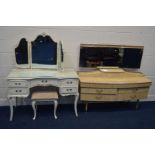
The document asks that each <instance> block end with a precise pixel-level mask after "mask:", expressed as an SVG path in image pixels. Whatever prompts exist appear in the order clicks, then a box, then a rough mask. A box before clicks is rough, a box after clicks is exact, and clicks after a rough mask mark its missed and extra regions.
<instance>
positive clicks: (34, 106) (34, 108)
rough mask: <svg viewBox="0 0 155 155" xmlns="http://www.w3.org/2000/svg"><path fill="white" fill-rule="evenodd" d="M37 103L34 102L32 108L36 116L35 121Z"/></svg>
mask: <svg viewBox="0 0 155 155" xmlns="http://www.w3.org/2000/svg"><path fill="white" fill-rule="evenodd" d="M35 104H36V101H32V108H33V113H34V116H33V120H35V119H36V105H35Z"/></svg>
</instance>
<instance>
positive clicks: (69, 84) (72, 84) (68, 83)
mask: <svg viewBox="0 0 155 155" xmlns="http://www.w3.org/2000/svg"><path fill="white" fill-rule="evenodd" d="M61 86H62V87H77V86H78V80H76V79H65V80H62V81H61Z"/></svg>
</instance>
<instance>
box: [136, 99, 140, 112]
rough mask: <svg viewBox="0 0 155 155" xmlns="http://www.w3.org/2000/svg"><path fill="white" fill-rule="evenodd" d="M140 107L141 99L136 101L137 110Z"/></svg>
mask: <svg viewBox="0 0 155 155" xmlns="http://www.w3.org/2000/svg"><path fill="white" fill-rule="evenodd" d="M139 107H140V100H137V102H136V110H138V109H139Z"/></svg>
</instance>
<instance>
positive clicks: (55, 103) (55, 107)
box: [54, 100, 58, 119]
mask: <svg viewBox="0 0 155 155" xmlns="http://www.w3.org/2000/svg"><path fill="white" fill-rule="evenodd" d="M57 107H58V101H57V100H54V118H55V119H57V118H58V117H57V114H56V112H57Z"/></svg>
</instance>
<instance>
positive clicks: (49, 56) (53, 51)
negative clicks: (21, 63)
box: [32, 35, 57, 65]
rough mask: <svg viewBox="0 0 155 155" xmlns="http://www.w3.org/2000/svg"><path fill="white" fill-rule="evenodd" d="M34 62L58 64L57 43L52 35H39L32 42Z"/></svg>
mask: <svg viewBox="0 0 155 155" xmlns="http://www.w3.org/2000/svg"><path fill="white" fill-rule="evenodd" d="M32 63H35V64H45V65H56V64H57V43H56V42H54V41H53V40H52V39H51V37H50V36H42V35H39V36H38V37H37V38H36V39H35V40H34V41H33V42H32Z"/></svg>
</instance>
